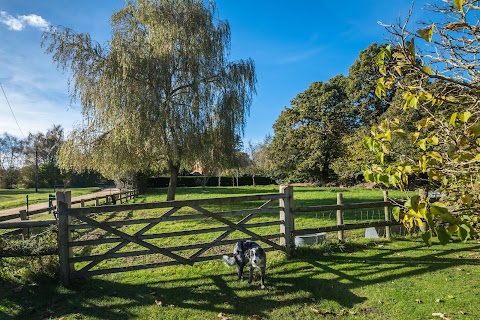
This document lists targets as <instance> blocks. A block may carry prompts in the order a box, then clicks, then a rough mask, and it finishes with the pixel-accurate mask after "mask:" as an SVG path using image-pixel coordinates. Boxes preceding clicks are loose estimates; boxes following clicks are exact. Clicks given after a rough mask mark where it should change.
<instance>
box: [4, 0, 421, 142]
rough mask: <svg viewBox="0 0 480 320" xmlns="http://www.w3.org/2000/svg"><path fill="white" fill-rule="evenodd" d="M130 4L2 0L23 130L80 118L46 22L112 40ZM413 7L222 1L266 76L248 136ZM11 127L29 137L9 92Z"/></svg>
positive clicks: (222, 10)
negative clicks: (43, 42) (50, 50)
mask: <svg viewBox="0 0 480 320" xmlns="http://www.w3.org/2000/svg"><path fill="white" fill-rule="evenodd" d="M423 3H424V1H423V0H422V1H416V3H415V8H416V12H417V14H416V15H414V17H413V18H412V20H413V21H416V20H419V19H421V17H422V15H423V14H422V13H421V12H420V8H421V7H422V4H423ZM122 5H123V0H110V1H97V0H95V1H93V0H82V1H64V0H49V1H38V0H1V1H0V82H1V84H2V86H3V88H4V90H5V93H6V95H7V97H8V100H9V102H10V105H11V107H12V109H13V112H14V113H15V116H16V118H17V120H18V123H19V126H20V128H21V130H22V132H23V134H24V135H27V134H28V132H37V131H46V130H47V129H48V128H50V127H51V126H52V125H53V124H61V125H63V127H64V128H65V130H66V131H70V130H71V128H72V126H73V125H74V124H75V123H78V122H80V121H81V113H80V112H81V107H80V106H78V105H72V104H71V103H70V98H69V95H68V85H67V79H68V77H67V75H66V74H62V72H61V71H59V70H57V69H56V68H55V66H54V65H53V63H52V59H51V57H50V56H48V55H46V54H45V53H44V50H43V49H42V48H41V47H40V38H41V34H42V30H43V29H44V27H45V26H46V25H53V26H56V25H63V26H65V27H69V28H72V29H74V30H76V31H78V32H87V33H90V35H91V36H92V38H93V39H95V40H97V41H99V42H100V43H105V42H106V41H107V40H108V39H109V32H110V24H109V19H110V16H111V15H112V13H113V12H115V11H117V10H118V9H120V8H121V7H122ZM410 5H411V2H410V1H406V0H389V1H373V0H363V1H358V0H355V1H351V0H344V1H323V0H300V1H291V0H289V1H286V0H277V1H266V0H264V1H258V0H256V1H253V0H242V1H233V0H218V1H217V8H218V14H219V18H221V19H227V20H228V21H229V22H230V25H231V31H232V47H231V59H232V60H236V59H245V58H249V57H250V58H252V59H253V60H254V61H255V66H256V72H257V76H258V87H257V95H256V96H255V97H254V101H253V104H252V106H251V110H250V117H249V118H248V120H247V126H246V129H245V136H244V141H245V143H246V142H248V141H249V140H251V141H261V140H263V138H264V137H265V135H267V134H272V133H273V129H272V125H273V123H274V122H275V120H276V119H277V118H278V116H279V115H280V113H281V111H282V110H283V109H284V108H285V107H288V106H290V101H291V100H292V99H293V98H294V97H295V96H296V95H297V94H298V93H300V92H302V91H304V90H305V89H307V88H308V86H309V85H310V84H311V83H312V82H314V81H327V80H328V79H330V78H331V77H333V76H335V75H337V74H347V73H348V68H349V67H350V65H351V64H352V63H353V62H354V61H355V59H356V58H357V56H358V53H359V51H360V50H362V49H364V48H366V47H368V45H369V44H371V43H372V42H384V41H385V39H387V38H388V34H387V33H386V31H385V30H384V28H383V27H381V26H379V25H378V24H377V21H382V22H384V23H393V22H395V21H396V20H397V19H398V18H400V17H401V18H405V17H406V15H407V12H408V9H409V7H410ZM3 132H8V133H10V134H13V135H15V136H18V137H22V134H21V132H20V129H19V128H18V126H17V124H16V123H15V120H14V118H13V116H12V113H11V111H10V109H9V106H8V104H7V102H6V99H5V97H4V96H3V92H0V133H3Z"/></svg>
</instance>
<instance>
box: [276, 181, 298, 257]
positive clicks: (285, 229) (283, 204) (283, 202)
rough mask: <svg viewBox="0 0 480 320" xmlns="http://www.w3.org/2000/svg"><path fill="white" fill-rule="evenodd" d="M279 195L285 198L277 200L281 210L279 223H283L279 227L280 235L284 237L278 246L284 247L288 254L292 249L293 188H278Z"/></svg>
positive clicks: (293, 226)
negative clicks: (281, 194)
mask: <svg viewBox="0 0 480 320" xmlns="http://www.w3.org/2000/svg"><path fill="white" fill-rule="evenodd" d="M280 193H283V194H284V195H285V198H283V199H280V200H279V206H280V208H282V209H280V221H283V224H281V225H280V233H283V234H284V236H283V237H282V238H280V245H281V246H284V247H285V251H286V253H287V254H290V253H291V252H292V249H293V247H294V242H293V240H294V239H292V232H293V231H294V230H295V224H294V215H293V214H294V212H293V208H294V207H293V187H290V186H280Z"/></svg>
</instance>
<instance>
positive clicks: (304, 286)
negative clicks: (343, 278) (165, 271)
mask: <svg viewBox="0 0 480 320" xmlns="http://www.w3.org/2000/svg"><path fill="white" fill-rule="evenodd" d="M230 270H231V269H230ZM315 272H316V271H315V270H313V269H312V270H307V271H305V270H301V269H297V268H289V269H288V270H287V269H285V270H283V271H281V270H276V271H275V274H272V275H271V276H269V277H268V278H267V280H268V282H267V288H266V289H265V290H261V289H260V288H259V281H258V280H256V281H255V284H254V285H252V286H250V287H249V286H248V285H247V283H246V282H245V281H243V282H238V281H236V275H234V274H233V273H232V272H228V273H224V274H220V275H218V274H216V275H205V276H201V277H199V276H194V277H181V278H178V279H174V280H166V281H162V280H158V279H159V278H160V277H159V276H158V275H155V274H156V273H155V272H153V273H152V278H144V279H142V280H145V281H138V283H125V282H117V281H115V282H114V281H109V280H105V278H102V277H97V278H92V279H87V280H82V281H77V282H76V283H74V284H73V285H72V286H70V287H69V288H68V289H66V288H62V287H58V286H52V285H48V284H47V285H40V286H35V287H26V288H24V290H22V292H21V293H16V294H12V295H10V298H8V297H7V298H3V299H1V296H0V301H2V300H3V301H2V303H8V304H9V305H16V308H19V309H20V310H21V311H20V312H19V313H18V314H17V315H16V316H15V318H18V319H44V318H50V317H52V318H56V317H62V316H64V315H67V314H77V313H78V314H80V315H82V316H88V317H94V318H100V319H115V318H138V317H139V315H138V314H137V313H136V312H137V311H138V310H137V311H134V310H136V308H137V307H148V306H152V307H155V308H159V307H158V306H155V300H157V301H162V305H163V306H162V308H163V309H164V310H165V312H166V313H168V312H170V313H179V312H180V313H181V312H188V310H190V312H191V311H192V310H198V311H199V314H202V312H204V313H205V314H206V315H208V316H210V315H212V314H215V315H217V314H218V313H221V312H224V313H227V314H229V315H237V316H247V317H249V316H252V315H259V316H261V317H262V318H263V317H266V316H268V314H269V313H270V312H271V311H272V310H274V309H277V308H282V307H285V306H286V305H287V306H289V305H290V306H295V305H303V304H305V303H312V301H316V300H320V299H328V300H334V301H337V302H338V303H339V304H341V305H343V306H345V307H353V306H354V305H355V304H358V303H361V302H362V301H364V300H365V298H362V297H358V296H356V295H355V294H353V293H352V292H351V291H350V290H348V287H346V286H345V285H343V284H341V283H338V282H336V281H335V280H333V279H315V278H312V276H313V275H314V274H315ZM333 288H334V289H333ZM20 296H21V298H20ZM39 297H42V298H39ZM46 297H51V298H46ZM162 312H163V311H162ZM0 315H1V314H0ZM7 319H8V318H7Z"/></svg>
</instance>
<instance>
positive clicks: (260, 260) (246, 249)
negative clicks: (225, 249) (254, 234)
mask: <svg viewBox="0 0 480 320" xmlns="http://www.w3.org/2000/svg"><path fill="white" fill-rule="evenodd" d="M223 261H224V262H225V263H226V264H227V265H228V266H234V265H237V273H238V280H243V268H244V267H245V265H246V264H247V263H249V262H250V277H249V278H248V285H251V284H252V280H253V272H254V268H259V269H260V271H261V288H262V289H265V267H266V266H267V256H266V255H265V251H264V250H263V249H262V247H260V246H259V245H258V244H257V243H256V242H253V241H250V240H246V241H239V242H237V244H235V248H234V249H233V257H229V256H227V255H224V256H223Z"/></svg>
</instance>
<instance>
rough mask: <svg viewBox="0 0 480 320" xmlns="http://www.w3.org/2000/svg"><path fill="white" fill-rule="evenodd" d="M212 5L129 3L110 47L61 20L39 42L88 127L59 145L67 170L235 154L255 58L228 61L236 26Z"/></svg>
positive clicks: (110, 173) (170, 165) (109, 170)
mask: <svg viewBox="0 0 480 320" xmlns="http://www.w3.org/2000/svg"><path fill="white" fill-rule="evenodd" d="M216 15H217V13H216V9H215V4H214V3H213V2H208V4H205V3H204V1H201V0H129V1H126V2H125V5H124V7H123V8H122V9H121V10H120V11H118V12H116V13H115V14H113V16H112V18H111V27H112V31H111V38H110V40H109V41H108V43H107V44H106V45H103V46H102V45H101V44H99V43H97V42H95V41H93V40H92V39H91V37H90V35H89V34H87V33H77V32H75V31H72V30H71V29H68V28H64V27H58V28H53V29H52V30H50V31H48V32H46V33H45V34H44V36H43V40H42V46H43V47H45V48H46V52H47V54H52V57H53V61H54V62H55V63H56V64H57V66H58V67H59V68H60V69H62V70H64V71H66V72H68V73H69V75H70V78H69V85H70V93H71V96H72V99H73V101H80V103H81V105H82V112H83V121H82V124H81V125H80V126H78V127H76V128H75V129H74V131H73V132H72V133H71V134H70V136H69V137H68V139H67V141H66V143H65V144H64V146H63V148H62V150H61V157H60V163H61V166H62V167H63V168H68V169H73V170H77V171H82V170H85V169H93V170H97V171H99V172H100V173H102V174H103V175H104V176H106V177H114V176H115V175H118V174H124V173H129V172H139V171H146V170H155V171H156V172H159V171H163V172H169V173H170V185H169V190H168V196H167V200H173V199H174V198H175V188H176V185H177V177H178V174H179V171H180V170H181V169H182V168H188V169H191V166H192V165H193V163H194V162H195V161H198V160H200V161H204V162H207V161H215V159H211V156H209V155H213V154H231V153H233V152H235V149H236V148H235V147H236V143H238V137H239V136H241V135H243V129H244V126H245V121H246V116H247V114H248V111H249V107H250V104H251V99H252V95H253V94H254V93H255V85H256V76H255V68H254V63H253V61H252V60H251V59H247V60H239V61H235V62H232V61H229V47H230V26H229V24H228V22H227V21H226V20H219V19H217V18H216Z"/></svg>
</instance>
